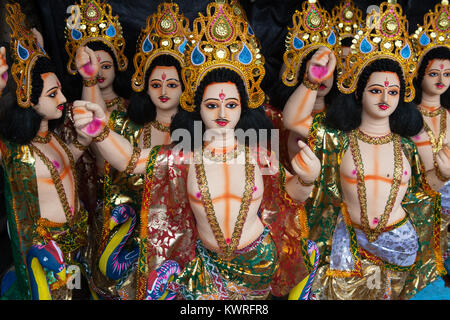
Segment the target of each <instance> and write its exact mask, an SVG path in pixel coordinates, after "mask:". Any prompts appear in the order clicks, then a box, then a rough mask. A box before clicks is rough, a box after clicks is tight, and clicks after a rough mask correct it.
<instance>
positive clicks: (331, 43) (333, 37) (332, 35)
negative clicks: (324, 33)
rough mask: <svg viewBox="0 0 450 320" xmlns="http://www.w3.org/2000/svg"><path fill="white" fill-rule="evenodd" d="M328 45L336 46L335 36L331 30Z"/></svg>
mask: <svg viewBox="0 0 450 320" xmlns="http://www.w3.org/2000/svg"><path fill="white" fill-rule="evenodd" d="M327 41H328V44H330V45H332V46H334V45H335V44H336V34H335V33H334V31H333V30H332V31H331V33H330V35H329V36H328V39H327Z"/></svg>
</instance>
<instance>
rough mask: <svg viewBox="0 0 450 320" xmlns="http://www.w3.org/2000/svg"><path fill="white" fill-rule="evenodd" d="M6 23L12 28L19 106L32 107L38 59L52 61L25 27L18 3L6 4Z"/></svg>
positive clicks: (14, 75)
mask: <svg viewBox="0 0 450 320" xmlns="http://www.w3.org/2000/svg"><path fill="white" fill-rule="evenodd" d="M6 10H7V11H8V14H7V17H6V22H7V23H8V24H9V26H10V27H11V32H12V33H11V34H10V39H11V40H10V43H11V50H10V51H11V55H12V59H13V64H12V66H11V74H12V77H13V79H14V81H15V82H16V84H17V89H16V95H17V104H18V105H19V106H20V107H22V108H28V107H30V105H31V101H30V99H31V78H32V77H31V72H32V70H33V66H34V64H35V62H36V61H37V59H38V58H40V57H45V58H48V59H50V57H49V56H48V55H47V53H46V52H45V51H44V49H43V48H42V47H41V46H40V45H39V43H38V42H37V41H36V39H35V37H34V35H33V33H32V32H31V30H30V29H28V28H27V27H26V25H25V15H24V14H23V13H22V11H21V9H20V5H19V4H18V3H14V4H6Z"/></svg>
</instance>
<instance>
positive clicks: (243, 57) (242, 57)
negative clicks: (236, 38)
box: [238, 43, 253, 64]
mask: <svg viewBox="0 0 450 320" xmlns="http://www.w3.org/2000/svg"><path fill="white" fill-rule="evenodd" d="M252 59H253V55H252V53H251V52H250V50H249V49H248V47H247V46H246V45H245V43H244V46H243V47H242V50H241V52H239V56H238V60H239V62H241V63H243V64H249V63H250V62H252Z"/></svg>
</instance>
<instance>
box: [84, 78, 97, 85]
mask: <svg viewBox="0 0 450 320" xmlns="http://www.w3.org/2000/svg"><path fill="white" fill-rule="evenodd" d="M96 84H97V78H94V79H90V80H85V79H83V86H85V87H93V86H95V85H96Z"/></svg>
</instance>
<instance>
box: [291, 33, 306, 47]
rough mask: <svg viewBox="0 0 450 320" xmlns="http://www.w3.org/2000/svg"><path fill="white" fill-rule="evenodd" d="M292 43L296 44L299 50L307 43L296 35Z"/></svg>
mask: <svg viewBox="0 0 450 320" xmlns="http://www.w3.org/2000/svg"><path fill="white" fill-rule="evenodd" d="M292 44H293V45H294V48H295V49H297V50H300V49H301V48H303V46H304V45H305V43H304V42H303V41H302V40H300V39H299V38H298V37H297V36H295V37H294V41H292Z"/></svg>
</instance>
